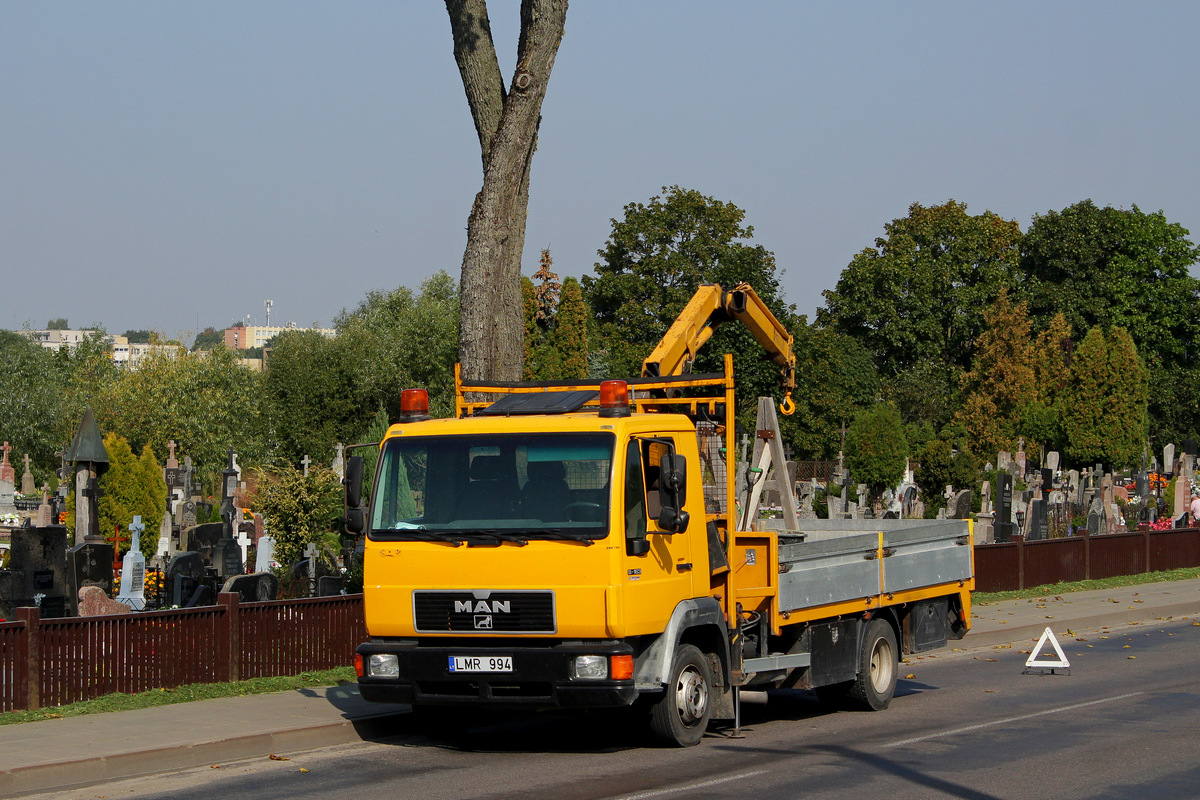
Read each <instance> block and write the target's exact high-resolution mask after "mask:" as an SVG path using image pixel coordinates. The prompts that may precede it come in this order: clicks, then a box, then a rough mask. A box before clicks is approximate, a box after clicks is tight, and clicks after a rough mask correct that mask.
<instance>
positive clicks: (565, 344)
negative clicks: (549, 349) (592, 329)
mask: <svg viewBox="0 0 1200 800" xmlns="http://www.w3.org/2000/svg"><path fill="white" fill-rule="evenodd" d="M587 326H588V308H587V303H585V302H584V300H583V288H582V287H581V286H580V285H579V281H578V280H576V279H575V278H567V279H566V280H564V281H563V288H562V301H561V302H560V303H559V304H558V313H557V314H556V315H555V319H554V339H555V347H556V349H557V350H558V353H559V360H560V363H561V364H562V371H561V373H560V375H561V377H562V378H564V379H566V380H572V379H576V378H578V379H583V378H586V377H588V336H587Z"/></svg>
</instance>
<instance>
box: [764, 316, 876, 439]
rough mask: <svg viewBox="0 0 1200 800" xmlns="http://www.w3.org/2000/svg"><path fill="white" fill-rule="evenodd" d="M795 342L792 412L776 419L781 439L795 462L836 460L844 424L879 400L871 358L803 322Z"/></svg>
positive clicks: (854, 344)
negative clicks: (795, 389)
mask: <svg viewBox="0 0 1200 800" xmlns="http://www.w3.org/2000/svg"><path fill="white" fill-rule="evenodd" d="M792 332H793V334H794V335H795V337H796V341H795V345H794V350H795V353H796V386H797V391H796V392H795V393H794V395H793V400H794V401H795V403H796V411H795V413H794V414H792V415H791V416H788V417H780V426H781V427H782V429H783V435H784V438H785V439H787V441H789V442H791V444H792V446H793V447H794V448H795V450H796V454H797V457H798V458H809V459H828V458H833V457H834V456H836V455H837V452H838V450H839V448H840V445H841V428H842V424H843V423H847V422H849V421H850V420H852V419H854V417H855V415H856V414H858V412H859V411H861V410H862V409H865V408H868V407H870V406H872V405H874V404H875V402H876V401H877V400H878V399H879V389H880V384H879V376H878V374H877V373H876V372H875V365H874V364H873V363H872V362H871V354H870V353H868V352H867V349H866V348H865V347H863V346H862V345H861V344H860V343H859V342H857V341H856V340H854V339H851V338H850V337H849V336H845V335H844V334H840V333H838V332H837V331H834V330H832V329H829V328H820V327H817V326H815V325H809V324H808V323H807V321H806V320H805V319H804V318H803V317H801V318H800V320H799V321H798V323H797V324H796V326H795V327H794V328H792Z"/></svg>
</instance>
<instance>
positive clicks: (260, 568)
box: [254, 534, 275, 572]
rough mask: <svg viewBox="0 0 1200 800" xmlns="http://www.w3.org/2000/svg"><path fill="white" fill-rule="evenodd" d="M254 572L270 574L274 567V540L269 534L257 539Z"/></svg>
mask: <svg viewBox="0 0 1200 800" xmlns="http://www.w3.org/2000/svg"><path fill="white" fill-rule="evenodd" d="M254 558H255V561H254V571H255V572H270V571H271V568H272V567H274V566H275V539H274V538H272V537H271V536H270V535H269V534H264V535H263V536H261V537H259V540H258V545H257V546H256V547H255V553H254Z"/></svg>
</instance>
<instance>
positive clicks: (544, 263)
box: [533, 249, 562, 325]
mask: <svg viewBox="0 0 1200 800" xmlns="http://www.w3.org/2000/svg"><path fill="white" fill-rule="evenodd" d="M552 266H554V258H553V256H551V255H550V250H549V249H545V250H542V260H541V262H540V263H539V264H538V271H537V272H535V273H533V280H535V281H537V286H536V288H535V289H534V295H535V296H536V298H537V321H538V323H540V324H542V325H548V324H549V323H550V321H551V320H552V319H554V312H555V311H556V310H557V309H558V301H559V297H560V296H561V294H562V284H561V283H559V282H558V275H557V274H556V273H555V272H554V271H553V270H551V269H550V267H552Z"/></svg>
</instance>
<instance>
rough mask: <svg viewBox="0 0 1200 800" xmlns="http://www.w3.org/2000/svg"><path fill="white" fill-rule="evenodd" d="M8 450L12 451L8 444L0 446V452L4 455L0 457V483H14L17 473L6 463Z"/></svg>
mask: <svg viewBox="0 0 1200 800" xmlns="http://www.w3.org/2000/svg"><path fill="white" fill-rule="evenodd" d="M9 450H12V445H11V444H9V443H8V442H5V443H4V444H3V445H0V452H3V453H4V455H3V457H0V481H8V482H9V483H16V481H17V471H16V470H15V469H13V465H12V464H10V463H9V461H8V451H9Z"/></svg>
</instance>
